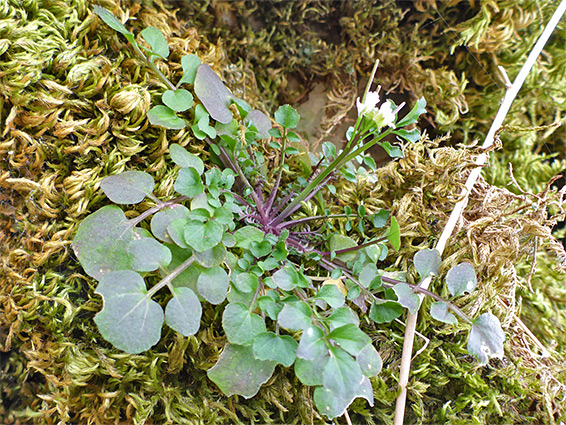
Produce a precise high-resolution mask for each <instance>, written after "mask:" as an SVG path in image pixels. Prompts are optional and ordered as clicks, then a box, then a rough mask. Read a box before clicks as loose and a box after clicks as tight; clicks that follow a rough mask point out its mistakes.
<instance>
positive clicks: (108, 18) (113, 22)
mask: <svg viewBox="0 0 566 425" xmlns="http://www.w3.org/2000/svg"><path fill="white" fill-rule="evenodd" d="M92 11H93V12H94V13H96V14H97V15H98V16H99V17H100V19H102V20H103V21H104V22H105V23H106V25H108V26H109V27H110V28H112V29H113V30H114V31H117V32H119V33H120V34H123V35H126V36H133V35H134V34H133V33H131V32H130V31H128V30H127V29H126V27H125V26H124V25H123V24H122V22H120V21H119V20H118V18H116V17H115V16H114V15H113V14H112V12H110V11H109V10H107V9H105V8H103V7H100V6H93V7H92Z"/></svg>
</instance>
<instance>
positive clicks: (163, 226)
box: [151, 204, 189, 243]
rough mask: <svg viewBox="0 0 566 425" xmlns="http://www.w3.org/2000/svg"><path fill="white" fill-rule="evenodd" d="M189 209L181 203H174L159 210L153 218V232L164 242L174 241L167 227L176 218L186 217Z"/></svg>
mask: <svg viewBox="0 0 566 425" xmlns="http://www.w3.org/2000/svg"><path fill="white" fill-rule="evenodd" d="M188 214H189V209H188V208H187V207H185V206H183V205H181V204H173V205H170V206H168V207H167V208H165V209H163V210H161V211H159V212H158V213H157V214H155V215H154V216H153V217H152V218H151V233H153V236H155V237H156V238H157V239H159V240H160V241H163V242H169V243H172V242H173V239H171V237H170V236H169V233H168V232H167V227H168V226H169V225H170V224H171V223H172V222H173V221H175V220H179V219H186V218H187V216H188Z"/></svg>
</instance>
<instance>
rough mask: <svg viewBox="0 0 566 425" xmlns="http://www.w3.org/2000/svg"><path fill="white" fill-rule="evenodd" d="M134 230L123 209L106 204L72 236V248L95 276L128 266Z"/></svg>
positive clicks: (88, 271) (129, 264)
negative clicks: (129, 247)
mask: <svg viewBox="0 0 566 425" xmlns="http://www.w3.org/2000/svg"><path fill="white" fill-rule="evenodd" d="M133 240H134V231H133V228H132V225H131V224H130V222H129V220H128V219H127V218H126V216H125V215H124V212H123V211H122V210H121V209H120V208H119V207H117V206H116V205H107V206H105V207H102V208H100V209H99V210H98V211H96V212H95V213H93V214H91V215H89V216H88V217H87V218H85V219H84V220H83V221H82V223H81V224H80V225H79V229H78V231H77V233H76V235H75V238H74V239H73V251H74V252H75V255H76V256H77V258H78V259H79V261H80V262H81V265H82V266H83V269H84V271H85V272H86V273H87V274H88V275H89V276H92V277H94V278H95V279H100V278H101V277H102V276H103V275H104V274H105V273H108V272H111V271H117V270H125V269H129V268H130V266H131V259H130V256H129V254H128V252H127V247H128V245H129V244H130V242H132V241H133Z"/></svg>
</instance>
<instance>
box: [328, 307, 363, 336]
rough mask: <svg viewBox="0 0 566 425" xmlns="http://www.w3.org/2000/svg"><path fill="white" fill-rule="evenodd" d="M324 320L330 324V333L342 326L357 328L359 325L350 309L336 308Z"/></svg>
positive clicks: (356, 317)
mask: <svg viewBox="0 0 566 425" xmlns="http://www.w3.org/2000/svg"><path fill="white" fill-rule="evenodd" d="M326 320H327V322H328V323H329V324H330V330H331V331H332V330H333V329H336V328H339V327H341V326H344V325H350V324H352V325H356V326H358V325H359V324H360V320H359V319H358V316H357V315H356V313H354V311H353V310H352V309H351V308H350V307H340V308H337V309H336V310H334V311H333V312H332V314H331V315H330V316H328V318H327V319H326Z"/></svg>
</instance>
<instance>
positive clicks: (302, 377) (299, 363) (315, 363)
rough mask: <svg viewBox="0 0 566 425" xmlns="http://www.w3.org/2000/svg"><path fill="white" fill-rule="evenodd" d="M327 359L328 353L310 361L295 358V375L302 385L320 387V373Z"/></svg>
mask: <svg viewBox="0 0 566 425" xmlns="http://www.w3.org/2000/svg"><path fill="white" fill-rule="evenodd" d="M329 358H330V354H328V352H325V353H323V354H322V355H321V356H320V357H316V358H314V359H312V360H305V359H301V358H297V359H296V360H295V367H294V370H295V375H296V376H297V378H298V379H299V381H301V382H302V383H303V384H304V385H310V386H317V385H322V373H323V372H324V367H325V366H326V363H327V362H328V359H329Z"/></svg>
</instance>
